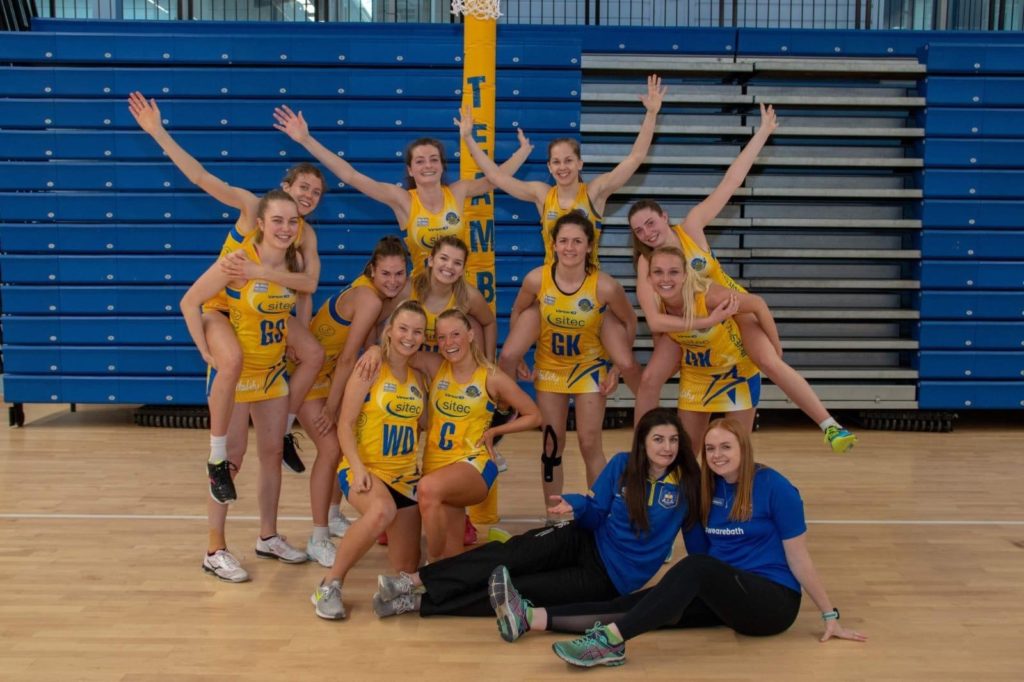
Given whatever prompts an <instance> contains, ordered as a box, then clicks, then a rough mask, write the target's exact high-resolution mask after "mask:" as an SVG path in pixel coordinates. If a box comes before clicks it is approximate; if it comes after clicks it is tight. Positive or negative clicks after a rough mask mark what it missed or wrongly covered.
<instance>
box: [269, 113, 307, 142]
mask: <svg viewBox="0 0 1024 682" xmlns="http://www.w3.org/2000/svg"><path fill="white" fill-rule="evenodd" d="M274 121H275V123H274V128H276V129H277V130H280V131H281V132H282V133H284V134H285V135H287V136H288V137H290V138H292V139H293V140H295V141H296V142H298V143H299V144H302V143H304V142H305V141H306V140H307V139H309V126H308V125H307V124H306V119H305V118H303V117H302V112H301V111H300V112H299V113H297V114H296V113H295V112H294V111H292V110H291V109H289V108H288V105H286V104H282V105H281V106H279V107H274Z"/></svg>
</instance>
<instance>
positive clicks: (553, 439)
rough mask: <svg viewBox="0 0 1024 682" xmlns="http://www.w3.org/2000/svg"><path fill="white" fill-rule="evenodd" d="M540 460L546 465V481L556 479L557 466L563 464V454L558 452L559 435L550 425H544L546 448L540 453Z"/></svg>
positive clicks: (549, 481)
mask: <svg viewBox="0 0 1024 682" xmlns="http://www.w3.org/2000/svg"><path fill="white" fill-rule="evenodd" d="M540 461H541V463H542V464H543V465H544V482H545V483H551V482H552V481H553V480H555V467H560V466H562V456H561V455H560V454H558V436H557V435H556V434H555V430H554V429H553V428H551V426H550V425H548V426H545V427H544V449H543V450H542V451H541V453H540Z"/></svg>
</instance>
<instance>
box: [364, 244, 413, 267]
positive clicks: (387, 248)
mask: <svg viewBox="0 0 1024 682" xmlns="http://www.w3.org/2000/svg"><path fill="white" fill-rule="evenodd" d="M388 256H399V257H401V258H402V259H404V260H408V258H409V252H408V251H406V249H405V244H404V243H402V240H401V239H399V238H398V237H396V236H395V235H393V234H389V235H387V236H384V237H381V238H380V240H379V241H378V242H377V245H376V246H374V247H373V253H371V254H370V260H368V261H366V267H364V268H363V274H364V275H365V276H367V277H373V268H374V266H376V265H377V261H379V260H380V259H382V258H387V257H388Z"/></svg>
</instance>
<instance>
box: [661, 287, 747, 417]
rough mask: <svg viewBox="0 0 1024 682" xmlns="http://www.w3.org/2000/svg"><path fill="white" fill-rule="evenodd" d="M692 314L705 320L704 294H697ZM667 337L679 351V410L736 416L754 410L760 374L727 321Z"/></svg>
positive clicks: (731, 323)
mask: <svg viewBox="0 0 1024 682" xmlns="http://www.w3.org/2000/svg"><path fill="white" fill-rule="evenodd" d="M693 314H694V317H698V318H699V317H705V316H707V314H708V308H707V302H706V299H705V295H704V294H697V297H696V299H695V300H694V311H693ZM669 337H670V338H671V339H672V340H673V341H675V342H676V343H677V344H679V348H680V350H682V368H681V371H680V375H679V377H680V378H679V409H680V410H689V411H692V412H736V411H739V410H746V409H749V408H751V407H756V406H757V403H758V400H759V399H760V395H761V374H760V371H759V370H758V368H757V365H755V364H754V361H753V360H751V359H750V356H749V355H747V351H746V349H745V348H744V347H743V339H742V338H741V337H740V330H739V327H738V326H737V324H736V322H735V321H734V320H733V319H732V318H731V317H730V318H726V320H725V321H724V322H722V323H721V324H716V325H714V326H712V327H710V328H708V329H692V330H690V331H688V332H670V333H669Z"/></svg>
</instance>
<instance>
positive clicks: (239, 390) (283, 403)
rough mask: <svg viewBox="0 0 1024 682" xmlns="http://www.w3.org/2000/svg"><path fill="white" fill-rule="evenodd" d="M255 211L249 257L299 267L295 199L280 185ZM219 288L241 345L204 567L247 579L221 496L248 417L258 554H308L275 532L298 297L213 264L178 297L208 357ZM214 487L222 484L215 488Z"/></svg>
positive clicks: (241, 450) (290, 559) (230, 492)
mask: <svg viewBox="0 0 1024 682" xmlns="http://www.w3.org/2000/svg"><path fill="white" fill-rule="evenodd" d="M256 216H257V219H256V224H257V229H256V232H255V233H254V234H253V235H252V236H251V237H250V238H249V239H247V240H246V241H245V243H244V244H243V246H242V249H243V250H244V251H245V253H246V255H247V257H248V258H250V259H251V260H252V261H253V262H254V263H258V264H259V265H261V266H262V267H264V268H266V269H267V270H269V271H273V272H278V271H290V272H298V271H300V270H301V265H300V263H299V261H300V256H299V255H298V252H297V248H296V246H295V238H296V236H297V235H298V231H299V211H298V207H297V206H296V204H295V200H294V199H292V198H291V197H290V196H289V195H288V194H286V193H285V192H283V191H281V190H273V191H271V192H269V193H267V195H266V196H265V197H263V199H262V200H261V201H260V204H259V206H258V207H257V211H256ZM221 290H226V291H227V296H228V305H229V315H230V318H231V326H232V328H233V329H234V334H235V336H236V338H237V342H238V345H239V346H240V347H241V349H242V370H241V374H240V377H239V381H238V384H237V386H236V387H235V405H234V407H233V409H232V411H231V422H230V424H229V427H228V433H227V436H228V438H227V440H228V442H227V460H226V461H225V464H224V466H223V467H222V469H221V470H219V472H218V473H217V475H212V474H211V498H212V499H211V500H210V501H209V503H208V504H207V517H208V519H209V523H210V536H209V546H208V548H207V553H206V556H205V557H204V559H203V569H204V570H205V571H207V572H209V573H212V574H214V575H216V576H217V577H218V578H221V579H222V580H228V581H231V582H242V581H245V580H248V579H249V575H248V573H246V571H245V569H243V568H242V567H241V566H240V565H239V563H238V560H237V559H236V558H235V557H234V556H233V555H232V554H231V553H230V552H228V550H227V541H226V538H225V534H224V525H225V521H226V518H227V506H226V505H224V504H222V503H221V502H220V500H221V499H224V498H228V499H233V498H234V497H235V493H234V485H233V484H232V482H231V479H232V478H233V477H234V475H235V474H236V473H237V472H238V469H239V467H240V466H241V464H242V458H243V457H244V455H245V449H246V444H247V443H248V435H249V417H250V416H252V421H253V425H254V426H255V428H256V450H257V454H258V455H259V459H260V470H259V479H258V481H259V484H258V485H259V492H258V495H257V498H258V502H259V515H260V536H259V539H258V540H257V542H256V553H257V555H259V556H262V557H267V558H274V559H280V560H281V561H284V562H286V563H301V562H304V561H305V560H306V555H305V553H304V552H300V551H298V550H296V549H295V548H294V547H291V546H290V545H288V543H287V542H285V540H284V538H283V537H281V536H279V535H278V534H277V506H278V500H279V498H280V496H281V452H282V441H283V439H284V428H285V423H286V420H287V414H288V383H287V382H286V380H285V370H286V366H285V345H286V343H287V336H288V319H289V317H291V313H292V309H293V308H294V306H295V298H296V296H295V292H294V291H292V290H290V289H287V288H285V287H284V286H282V285H280V284H278V283H276V282H274V281H272V280H270V279H249V280H238V279H234V278H232V277H231V276H230V275H228V274H226V273H225V272H224V271H223V269H222V268H221V267H220V266H219V264H217V263H214V265H212V266H211V267H210V269H209V270H207V271H206V272H205V273H204V274H203V275H202V276H201V277H200V278H199V279H198V280H196V282H195V284H193V285H192V287H191V288H189V290H188V291H187V292H186V293H185V296H184V297H183V298H182V299H181V312H182V315H183V316H184V318H185V324H186V326H187V327H188V331H189V334H190V335H191V336H192V341H193V342H194V343H195V344H196V348H198V349H199V352H200V354H202V356H203V357H204V358H206V357H208V356H209V355H210V349H209V346H208V345H207V340H206V335H205V333H204V331H203V319H202V312H201V309H200V308H201V306H202V304H203V302H204V301H208V300H209V299H210V298H212V297H213V296H215V295H216V294H217V293H218V292H219V291H221ZM213 487H218V488H223V489H218V490H212V488H213ZM225 489H226V490H225Z"/></svg>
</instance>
